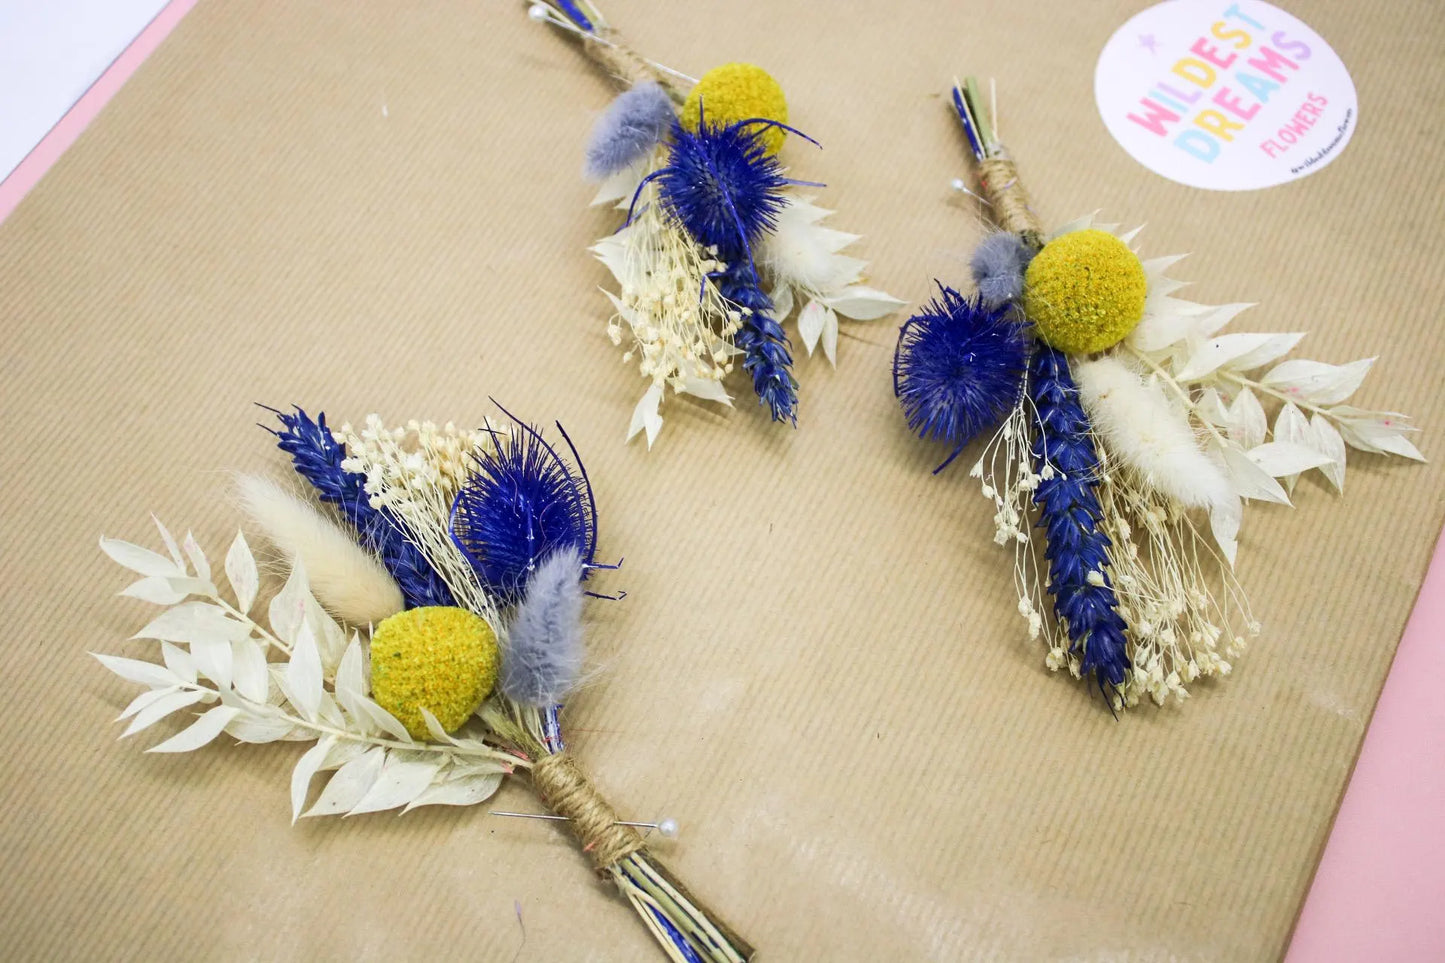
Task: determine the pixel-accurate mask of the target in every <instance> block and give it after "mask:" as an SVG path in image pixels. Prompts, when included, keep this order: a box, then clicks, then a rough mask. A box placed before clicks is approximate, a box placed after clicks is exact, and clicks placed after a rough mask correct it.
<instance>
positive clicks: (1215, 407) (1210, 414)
mask: <svg viewBox="0 0 1445 963" xmlns="http://www.w3.org/2000/svg"><path fill="white" fill-rule="evenodd" d="M1194 413H1195V414H1196V415H1198V416H1199V418H1200V419H1201V420H1202V421H1204V423H1205V424H1209V425H1214V426H1215V427H1216V428H1228V427H1229V409H1228V408H1227V407H1226V406H1225V404H1224V400H1223V399H1221V398H1220V397H1219V392H1218V391H1216V390H1214V389H1213V388H1206V389H1204V391H1202V392H1200V394H1199V401H1198V403H1197V404H1196V405H1195V406H1194Z"/></svg>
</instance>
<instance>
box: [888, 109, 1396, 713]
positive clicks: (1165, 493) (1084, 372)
mask: <svg viewBox="0 0 1445 963" xmlns="http://www.w3.org/2000/svg"><path fill="white" fill-rule="evenodd" d="M952 100H953V108H954V110H955V111H956V113H957V115H958V118H959V120H960V121H961V122H962V125H963V131H964V134H965V137H966V138H967V141H968V145H969V148H970V150H971V153H972V155H973V157H974V160H975V162H976V163H977V166H978V173H979V184H980V188H981V191H982V196H981V198H980V199H981V200H982V201H983V202H984V203H985V205H987V207H988V208H989V213H990V215H991V217H992V219H993V221H994V223H996V224H997V225H998V227H999V230H998V231H997V232H996V233H993V234H991V235H990V236H988V237H987V238H985V239H984V241H983V242H982V243H981V244H980V245H979V247H978V249H977V250H976V251H975V252H974V255H973V257H972V259H971V265H970V266H971V269H972V274H973V280H974V284H975V287H976V289H977V290H976V293H975V294H973V295H971V296H965V295H963V294H960V293H959V292H958V291H955V290H953V289H951V288H948V287H944V286H943V285H942V284H940V285H939V288H940V292H939V296H938V297H937V298H935V299H934V300H933V301H932V302H931V303H930V304H929V305H927V306H926V307H925V308H924V310H922V311H921V312H919V313H918V314H915V315H914V316H913V317H911V318H909V319H908V321H907V322H906V323H905V324H904V325H903V327H902V329H901V331H900V333H899V340H898V347H897V350H896V352H895V355H894V392H895V394H896V395H897V396H898V400H899V402H900V403H901V405H902V406H903V410H904V413H905V414H906V416H907V418H908V424H909V426H910V427H911V428H912V429H913V430H914V431H916V432H917V433H918V434H919V435H921V436H922V437H924V438H932V439H938V440H941V441H944V442H947V443H948V444H950V445H951V446H953V448H952V452H951V454H949V456H948V458H947V460H946V461H945V462H944V463H943V465H940V466H939V470H942V468H943V467H944V466H946V465H948V464H949V463H950V462H952V461H953V460H954V458H956V457H957V456H958V455H959V454H961V453H962V452H963V450H964V448H965V447H966V446H968V445H969V444H970V443H971V442H972V441H973V440H974V439H975V438H980V437H984V436H985V435H986V434H988V433H991V434H989V435H988V440H987V441H986V442H985V443H984V445H983V451H982V455H981V457H979V458H978V460H977V461H976V462H975V463H974V464H973V467H972V469H971V471H970V475H971V477H973V478H976V479H978V480H979V483H980V485H981V487H982V490H983V494H984V496H985V497H986V498H987V499H988V500H989V501H990V502H991V503H992V504H993V506H994V512H995V514H994V523H995V535H994V540H995V542H997V543H998V544H999V545H1005V546H1011V547H1012V550H1013V551H1014V553H1015V558H1014V581H1015V587H1016V589H1017V591H1018V611H1019V614H1020V615H1021V616H1022V617H1023V618H1024V620H1025V622H1026V623H1027V627H1028V634H1029V637H1030V638H1033V639H1041V640H1042V641H1043V642H1044V644H1045V646H1046V651H1047V654H1046V656H1045V663H1046V664H1047V665H1048V667H1049V668H1051V669H1054V670H1058V669H1063V668H1067V669H1068V670H1069V671H1070V673H1071V674H1072V675H1073V676H1074V677H1075V678H1085V679H1090V678H1091V679H1092V681H1093V682H1094V684H1095V685H1097V686H1098V688H1099V690H1100V691H1101V692H1102V693H1103V695H1104V697H1105V699H1106V701H1107V703H1108V705H1109V706H1110V708H1111V709H1112V710H1115V711H1117V710H1120V709H1123V708H1125V707H1129V706H1134V705H1137V704H1138V703H1139V701H1140V699H1141V698H1145V697H1147V698H1150V699H1152V700H1153V701H1154V702H1155V703H1156V704H1159V705H1163V704H1165V703H1166V702H1168V701H1170V700H1171V699H1173V700H1183V699H1184V698H1186V697H1187V696H1188V686H1189V685H1190V684H1191V683H1193V682H1194V681H1195V680H1197V679H1201V678H1208V677H1217V676H1223V675H1227V674H1228V673H1229V672H1230V670H1231V668H1232V662H1233V660H1234V659H1236V658H1237V657H1238V656H1239V655H1240V653H1242V652H1243V651H1244V649H1245V647H1246V644H1247V640H1248V638H1249V637H1251V636H1254V635H1257V634H1258V632H1259V625H1258V623H1257V622H1256V621H1255V619H1254V617H1253V615H1252V614H1251V612H1250V608H1249V603H1248V601H1247V599H1246V598H1245V595H1244V593H1243V591H1242V589H1241V588H1240V585H1239V582H1238V581H1237V580H1236V578H1235V576H1234V563H1235V556H1236V554H1237V551H1238V541H1237V537H1238V534H1239V529H1240V523H1241V521H1242V519H1243V515H1244V503H1245V501H1247V500H1255V501H1265V502H1275V503H1278V504H1284V505H1288V504H1290V495H1291V493H1292V492H1293V491H1294V487H1295V482H1296V481H1297V480H1298V478H1299V477H1300V476H1301V475H1302V474H1304V473H1306V472H1311V471H1318V472H1320V473H1321V474H1322V475H1323V476H1324V478H1326V479H1327V480H1328V481H1329V483H1330V484H1331V485H1332V486H1333V487H1334V488H1335V490H1336V491H1338V492H1343V490H1344V475H1345V451H1346V448H1347V446H1348V447H1350V448H1354V449H1356V450H1358V451H1363V452H1369V453H1373V454H1393V455H1399V456H1402V457H1405V458H1410V459H1416V460H1423V459H1422V458H1421V455H1420V452H1419V451H1418V450H1417V449H1416V448H1415V446H1414V445H1413V444H1412V443H1411V442H1410V440H1409V437H1408V435H1409V434H1410V433H1411V432H1413V431H1415V430H1416V429H1415V428H1414V427H1413V426H1411V424H1410V422H1409V419H1408V418H1407V417H1406V416H1404V415H1401V414H1398V413H1395V412H1390V411H1373V410H1365V409H1362V408H1357V407H1354V406H1351V405H1349V404H1346V401H1347V400H1348V399H1349V398H1350V396H1351V395H1353V394H1354V393H1355V391H1356V389H1358V388H1359V387H1360V384H1361V382H1362V381H1363V380H1364V377H1365V374H1366V373H1367V372H1368V371H1369V369H1370V367H1371V365H1372V364H1373V362H1374V359H1373V358H1368V359H1364V360H1361V361H1354V362H1351V363H1349V364H1344V365H1334V364H1325V363H1323V362H1319V361H1308V360H1302V359H1286V358H1285V355H1287V354H1288V353H1289V352H1290V351H1291V350H1292V349H1293V348H1294V347H1295V345H1296V344H1298V343H1299V341H1300V339H1301V338H1303V337H1304V335H1303V334H1302V333H1290V334H1253V333H1238V334H1235V333H1229V334H1223V333H1221V331H1222V330H1223V329H1224V327H1225V326H1226V325H1227V324H1228V323H1229V322H1230V321H1231V320H1233V319H1234V317H1235V316H1236V315H1238V314H1239V313H1240V312H1241V311H1243V310H1244V309H1246V308H1248V307H1250V306H1251V305H1249V304H1227V305H1222V306H1210V305H1202V304H1195V303H1193V302H1190V301H1185V300H1182V299H1180V298H1177V297H1175V296H1174V293H1175V292H1176V291H1177V290H1178V289H1179V288H1180V287H1182V286H1183V283H1182V282H1179V281H1175V280H1173V279H1171V278H1169V277H1167V276H1166V275H1165V273H1164V272H1165V271H1166V270H1167V269H1168V268H1169V267H1171V266H1172V265H1173V264H1174V263H1175V262H1177V261H1179V260H1180V256H1173V257H1160V258H1151V259H1147V260H1142V259H1140V257H1139V256H1138V255H1137V254H1136V253H1135V250H1134V248H1133V246H1132V245H1133V243H1134V239H1135V237H1136V235H1137V234H1138V233H1139V232H1138V230H1137V229H1136V230H1133V231H1126V232H1122V233H1121V232H1119V231H1117V230H1116V227H1115V226H1114V225H1112V224H1101V223H1097V222H1095V220H1094V219H1093V218H1092V217H1086V218H1083V219H1081V220H1078V221H1075V222H1073V223H1071V224H1066V225H1064V226H1063V227H1061V228H1059V229H1058V230H1056V231H1053V232H1051V233H1046V232H1045V231H1044V230H1043V228H1042V227H1041V226H1040V223H1039V221H1038V218H1037V217H1036V215H1035V213H1034V211H1033V209H1032V208H1031V207H1030V205H1029V199H1028V195H1027V193H1026V192H1025V190H1024V188H1023V185H1022V184H1021V182H1020V180H1019V176H1018V171H1017V169H1016V168H1015V166H1014V163H1013V161H1012V160H1011V159H1010V158H1009V156H1008V154H1007V153H1006V152H1005V150H1004V148H1003V146H1002V145H1001V144H1000V143H999V142H998V140H997V138H996V136H995V134H994V130H995V126H994V124H993V122H992V119H991V117H990V114H989V111H988V110H987V109H986V108H985V106H984V99H983V98H982V97H981V96H980V92H979V90H978V87H977V84H976V83H975V82H974V81H973V80H969V81H968V82H967V83H966V84H962V85H955V87H954V90H953V97H952ZM954 187H955V188H957V189H960V190H966V186H965V184H964V182H963V181H962V180H958V181H955V183H954ZM1265 405H1270V406H1272V407H1274V408H1275V409H1276V411H1275V413H1274V416H1273V420H1272V424H1271V418H1270V416H1269V415H1267V414H1266V411H1265ZM1045 596H1048V597H1049V598H1048V600H1046V599H1045Z"/></svg>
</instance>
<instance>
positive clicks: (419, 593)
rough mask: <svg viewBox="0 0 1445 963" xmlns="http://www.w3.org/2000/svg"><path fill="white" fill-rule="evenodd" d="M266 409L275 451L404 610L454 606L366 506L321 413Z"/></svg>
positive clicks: (386, 521) (430, 572)
mask: <svg viewBox="0 0 1445 963" xmlns="http://www.w3.org/2000/svg"><path fill="white" fill-rule="evenodd" d="M262 407H266V406H264V405H263V406H262ZM266 410H267V411H270V412H273V413H274V414H275V415H276V417H277V419H279V420H280V422H281V425H282V430H281V431H276V430H274V429H272V428H269V427H266V426H265V425H262V426H261V427H263V428H266V430H267V431H269V432H271V433H272V434H273V435H275V436H276V447H278V448H280V449H281V450H282V451H284V452H285V453H286V454H287V455H289V456H291V464H292V466H293V467H294V468H295V469H296V473H297V474H299V475H300V476H301V477H302V478H304V479H306V480H307V481H308V482H310V483H311V487H313V488H315V489H316V494H317V497H318V498H320V500H321V501H323V502H325V503H327V504H328V505H335V506H336V508H337V510H338V511H339V512H340V513H341V515H342V517H343V518H345V519H346V520H347V521H348V522H350V523H351V525H352V527H353V528H355V529H356V533H357V536H358V541H359V542H360V543H361V544H362V545H363V546H364V547H365V548H366V549H367V550H368V551H371V552H373V553H375V554H376V555H377V557H378V558H380V559H381V564H382V565H384V566H385V567H386V570H387V571H388V572H390V573H391V577H392V578H394V579H396V584H397V585H398V586H399V587H400V588H401V594H402V598H403V599H404V601H405V602H406V607H407V608H418V607H420V606H425V605H455V604H456V601H455V599H454V598H453V597H452V593H451V590H450V589H449V588H447V585H446V582H445V581H443V580H442V577H441V576H440V575H438V574H437V573H436V570H435V569H433V568H432V567H431V565H430V563H428V562H427V560H426V556H425V555H424V554H422V552H421V550H420V549H418V548H417V547H416V546H415V545H413V544H412V543H411V542H410V541H409V540H408V539H407V537H406V533H405V532H404V531H403V530H402V528H401V526H400V525H399V524H398V523H397V522H395V521H394V520H393V519H392V518H391V517H390V516H389V515H388V514H387V513H386V512H385V511H382V510H380V509H376V508H372V507H371V501H370V498H369V496H368V495H367V494H366V491H365V489H364V488H363V485H364V484H365V481H366V477H365V476H364V475H359V474H355V473H353V472H349V471H345V470H343V469H342V467H341V462H342V459H344V458H345V457H346V446H345V445H343V444H342V443H341V442H339V441H337V440H336V438H335V437H334V436H333V435H332V434H331V429H330V428H328V427H326V413H325V412H320V413H318V414H317V416H316V420H315V421H312V420H311V418H310V416H308V415H307V414H306V412H305V411H302V410H301V409H300V408H296V409H295V412H294V413H292V414H288V413H286V412H284V411H278V410H277V409H275V408H266Z"/></svg>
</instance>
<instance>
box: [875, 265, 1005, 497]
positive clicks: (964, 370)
mask: <svg viewBox="0 0 1445 963" xmlns="http://www.w3.org/2000/svg"><path fill="white" fill-rule="evenodd" d="M934 283H935V284H938V291H939V293H938V297H936V298H934V299H933V300H932V301H929V302H928V303H927V304H926V305H924V306H923V310H921V311H919V312H918V313H917V314H915V315H913V317H911V318H909V319H908V320H907V321H905V322H904V323H903V327H901V328H900V329H899V331H898V346H897V348H895V349H894V352H893V393H894V395H896V396H897V397H898V402H899V404H901V405H902V406H903V412H904V414H906V415H907V416H908V427H910V428H912V429H913V430H914V431H916V432H918V435H919V437H921V438H935V439H939V440H941V441H947V442H949V443H951V444H952V445H954V446H955V447H954V450H953V454H952V455H950V456H949V459H948V461H952V460H953V458H954V457H955V456H957V454H958V453H959V452H960V451H962V450H963V447H964V446H965V445H967V444H968V443H969V441H971V440H972V439H973V438H974V437H975V436H977V435H978V434H979V433H980V432H982V431H986V430H988V429H989V428H992V427H993V426H994V425H996V424H998V423H999V422H1000V421H1002V420H1003V417H1004V415H1006V414H1007V413H1008V411H1009V409H1010V408H1012V407H1013V404H1014V402H1015V401H1017V400H1018V397H1019V392H1020V391H1021V390H1022V383H1023V374H1024V366H1025V364H1026V360H1025V359H1026V355H1027V349H1028V338H1027V335H1026V334H1025V332H1024V326H1023V324H1022V323H1021V322H1020V321H1019V320H1018V318H1017V315H1016V312H1014V311H1013V310H1011V309H1010V307H1009V306H1008V305H1000V306H994V307H986V306H984V305H983V304H982V303H981V302H980V301H979V299H978V298H967V297H964V296H963V295H962V294H959V293H958V292H957V291H955V290H954V289H953V288H950V287H947V286H945V285H943V284H942V283H939V282H934ZM944 464H945V465H946V464H948V462H944ZM941 467H942V466H940V468H941Z"/></svg>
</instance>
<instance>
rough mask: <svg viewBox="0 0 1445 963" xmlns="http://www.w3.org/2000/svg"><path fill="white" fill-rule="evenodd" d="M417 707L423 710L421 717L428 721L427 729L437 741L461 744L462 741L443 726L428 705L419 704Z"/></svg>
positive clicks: (455, 744) (451, 744)
mask: <svg viewBox="0 0 1445 963" xmlns="http://www.w3.org/2000/svg"><path fill="white" fill-rule="evenodd" d="M417 708H418V709H420V710H421V718H422V721H423V722H425V723H426V731H427V732H428V733H430V734H431V737H432V738H433V739H435V740H436V741H437V742H440V743H442V744H443V745H450V746H459V745H461V743H460V742H458V741H457V740H456V739H454V738H452V737H451V736H450V735H449V734H448V733H447V731H446V730H445V729H443V728H442V724H441V721H440V720H439V719H437V717H436V716H434V715H432V712H431V710H430V709H428V708H427V707H426V706H417Z"/></svg>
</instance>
